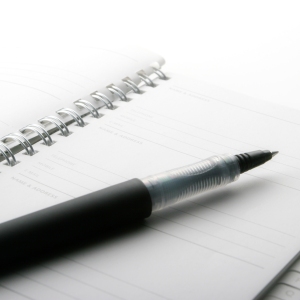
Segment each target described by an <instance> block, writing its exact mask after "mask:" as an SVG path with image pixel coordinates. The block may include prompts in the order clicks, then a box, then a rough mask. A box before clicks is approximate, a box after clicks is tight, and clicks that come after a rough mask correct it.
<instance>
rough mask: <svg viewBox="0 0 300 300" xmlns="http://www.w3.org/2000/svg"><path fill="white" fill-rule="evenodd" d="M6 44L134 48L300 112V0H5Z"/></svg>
mask: <svg viewBox="0 0 300 300" xmlns="http://www.w3.org/2000/svg"><path fill="white" fill-rule="evenodd" d="M0 4H1V6H0V28H1V29H0V30H1V44H2V45H18V44H19V45H22V44H30V45H35V44H37V43H43V44H56V45H57V46H58V47H60V46H62V45H64V44H73V45H74V46H76V45H100V46H103V45H104V46H105V44H110V43H122V44H134V45H138V46H142V47H144V48H147V49H150V50H152V51H155V52H157V53H159V54H161V55H162V56H164V57H165V59H166V61H167V65H166V69H167V70H172V71H178V72H179V73H184V74H186V75H188V76H193V77H195V76H196V77H198V78H199V79H202V80H204V81H206V82H210V83H213V84H216V85H219V86H223V87H225V88H228V89H231V90H235V91H238V92H242V93H244V94H248V95H251V96H254V97H256V98H260V99H264V100H267V101H271V102H275V103H281V104H284V105H288V106H291V107H297V108H299V109H300V103H299V102H300V101H299V99H300V84H299V83H300V55H299V54H300V17H299V15H300V1H274V0H273V1H262V0H260V1H253V0H252V1H208V0H207V1H176V0H173V1H163V0H161V1H157V0H139V1H131V0H127V1H115V0H110V1H76V0H73V1H57V2H56V1H17V2H16V1H1V2H0Z"/></svg>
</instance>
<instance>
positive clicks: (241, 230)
mask: <svg viewBox="0 0 300 300" xmlns="http://www.w3.org/2000/svg"><path fill="white" fill-rule="evenodd" d="M170 77H171V79H170V80H168V81H162V80H159V81H158V86H157V87H155V88H150V87H144V90H145V93H144V94H142V95H137V94H131V95H130V98H131V99H132V101H130V102H128V103H124V102H122V103H121V102H119V103H116V105H118V106H119V107H118V108H117V109H116V110H114V111H109V110H107V109H105V108H104V109H103V110H102V112H103V113H104V114H105V116H104V117H103V118H100V119H92V118H91V117H87V118H86V121H87V122H89V125H87V126H86V127H84V128H79V127H76V126H73V125H72V126H71V130H72V131H73V134H72V135H71V136H70V137H68V138H64V137H62V136H59V135H54V136H53V138H54V140H56V141H57V143H56V144H55V145H53V146H52V147H46V146H44V145H42V144H39V145H36V146H35V147H36V148H37V150H39V153H38V154H36V155H35V156H33V157H28V156H26V155H20V154H19V155H18V159H19V160H20V164H18V165H16V166H15V167H13V168H8V167H6V166H2V165H1V169H2V170H3V171H2V173H1V177H2V182H3V184H2V187H1V202H0V211H1V214H0V221H1V222H4V221H6V220H9V219H12V218H15V217H18V216H20V215H23V214H27V213H29V212H32V211H35V210H38V209H42V208H44V207H47V206H50V205H53V204H56V203H59V202H61V201H66V200H68V199H72V198H73V197H77V196H79V195H82V194H86V193H88V192H91V191H94V190H97V189H99V188H104V187H106V186H109V185H112V184H116V183H118V182H122V181H125V180H126V179H131V178H133V177H138V178H143V177H146V176H147V175H151V174H155V173H158V172H160V171H165V170H167V169H172V168H175V167H180V166H184V165H186V164H190V163H193V162H197V161H199V160H200V159H202V158H206V157H208V156H211V155H214V154H221V153H232V154H237V153H242V152H247V151H251V150H257V149H269V150H273V151H280V154H279V155H277V156H276V157H275V158H274V159H273V160H272V161H270V162H268V163H266V164H265V165H264V166H262V167H259V168H257V169H255V170H252V171H250V172H247V173H246V174H243V175H241V177H240V179H239V180H238V181H237V182H235V183H232V184H230V185H228V186H227V187H224V188H221V189H219V190H216V191H212V192H208V193H205V194H203V195H201V196H200V197H195V198H193V199H190V200H189V201H186V202H183V203H180V204H177V205H175V206H173V207H170V208H167V209H165V210H162V211H159V212H156V213H154V214H153V216H151V218H149V219H147V220H145V222H144V225H142V226H141V227H138V228H136V229H133V230H131V231H128V232H125V233H122V234H120V235H117V236H114V237H112V238H111V239H107V240H105V241H101V242H99V245H97V246H94V247H89V248H87V249H85V250H82V251H80V252H78V253H75V254H72V255H69V256H67V257H60V258H57V260H56V261H55V262H51V263H50V262H47V263H44V264H43V265H41V266H39V267H36V268H35V269H33V270H27V271H22V272H21V273H20V274H16V276H13V277H11V278H7V279H2V280H1V282H0V287H1V289H0V296H2V297H4V296H5V298H6V299H10V297H11V299H17V297H20V299H23V298H22V297H24V298H26V297H28V298H30V299H41V298H42V299H54V298H55V299H70V298H71V299H99V298H100V299H101V297H102V298H103V299H222V300H223V299H231V300H232V299H253V298H254V297H255V296H256V295H257V294H258V293H259V292H260V291H261V290H262V289H263V288H264V287H265V286H266V285H267V284H268V283H269V282H270V281H271V280H272V279H273V278H274V277H275V275H276V274H278V273H279V272H280V270H281V269H282V268H283V267H284V266H285V265H286V264H287V263H288V262H289V261H290V260H291V259H292V258H293V257H294V256H295V255H296V254H297V253H298V251H299V249H300V221H299V210H300V202H299V199H300V193H299V191H300V189H299V181H300V157H299V153H300V145H299V143H298V141H297V139H296V138H295V137H297V136H299V134H300V129H299V120H300V113H299V112H297V111H292V110H288V109H284V108H282V107H276V106H271V105H270V104H268V103H264V102H260V101H257V100H253V99H251V98H247V97H245V96H243V95H239V94H235V93H232V92H229V91H226V90H222V89H218V88H216V87H213V86H208V85H205V84H203V83H201V82H196V81H192V80H190V79H185V78H182V77H180V76H177V75H174V74H173V75H170ZM5 167H6V169H3V168H5ZM2 199H3V200H2ZM5 199H10V200H9V201H5ZM27 199H30V200H27Z"/></svg>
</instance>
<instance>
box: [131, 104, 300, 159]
mask: <svg viewBox="0 0 300 300" xmlns="http://www.w3.org/2000/svg"><path fill="white" fill-rule="evenodd" d="M135 107H136V108H139V109H141V110H145V111H149V112H151V113H152V114H154V115H158V116H161V117H163V118H165V119H169V120H172V121H175V122H177V123H181V124H184V125H187V126H190V127H193V128H196V129H200V130H203V131H206V132H209V133H212V134H214V135H217V136H221V137H223V138H226V139H229V140H232V141H236V142H239V143H242V144H245V145H249V146H252V147H256V148H261V147H259V146H257V145H254V144H251V143H248V142H244V141H241V140H239V139H236V138H232V137H229V136H225V135H222V134H220V133H217V132H214V131H211V130H208V129H206V128H202V127H199V126H196V125H193V124H189V123H187V122H184V121H181V120H178V119H175V118H172V117H169V116H166V115H164V114H160V113H158V112H156V111H154V110H151V109H148V108H144V107H141V106H138V105H136V106H135ZM263 148H265V147H263ZM280 153H281V152H280ZM281 155H284V156H288V157H290V158H294V159H297V160H300V158H299V157H295V156H292V155H288V154H285V153H281Z"/></svg>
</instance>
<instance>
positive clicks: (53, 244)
mask: <svg viewBox="0 0 300 300" xmlns="http://www.w3.org/2000/svg"><path fill="white" fill-rule="evenodd" d="M151 209H152V204H151V198H150V195H149V192H148V190H147V188H146V187H145V185H144V184H143V183H142V182H141V181H140V180H138V179H132V180H129V181H126V182H123V183H120V184H117V185H114V186H112V187H108V188H105V189H102V190H100V191H97V192H94V193H91V194H88V195H84V196H82V197H79V198H76V199H74V200H70V201H66V202H63V203H61V204H57V205H54V206H52V207H49V208H46V209H43V210H40V211H37V212H34V213H31V214H29V215H26V216H22V217H20V218H17V219H13V220H11V221H8V222H5V223H3V224H1V225H0V271H2V269H3V268H4V267H6V268H7V267H8V268H9V267H10V266H11V264H18V263H20V262H21V263H26V262H27V261H28V262H30V261H31V260H32V259H34V257H35V256H37V257H39V256H40V255H41V254H43V255H42V256H44V255H45V254H49V255H51V254H54V253H57V252H58V251H59V250H60V249H63V248H64V247H69V248H68V249H70V247H73V246H74V245H75V246H76V247H78V246H81V245H80V244H81V243H83V242H84V243H85V242H86V240H87V239H90V238H92V239H93V240H94V239H95V238H96V240H97V239H98V238H99V240H101V236H102V235H103V232H105V231H106V230H107V229H110V228H113V227H115V226H116V225H118V226H120V224H125V223H126V222H129V221H132V220H136V219H143V218H146V217H149V216H150V214H151ZM71 249H72V248H71Z"/></svg>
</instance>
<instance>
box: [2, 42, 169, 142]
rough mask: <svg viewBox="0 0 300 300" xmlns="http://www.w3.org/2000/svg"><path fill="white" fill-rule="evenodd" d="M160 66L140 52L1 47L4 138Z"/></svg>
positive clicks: (110, 49)
mask: <svg viewBox="0 0 300 300" xmlns="http://www.w3.org/2000/svg"><path fill="white" fill-rule="evenodd" d="M154 62H159V63H161V64H163V59H162V58H161V57H160V56H158V55H155V54H153V53H149V52H148V51H146V50H145V51H144V50H141V49H135V48H131V49H125V48H124V49H122V48H110V47H106V48H105V47H104V48H97V47H94V48H93V47H82V46H78V47H77V48H76V47H75V48H74V47H73V48H69V49H68V48H60V47H56V48H53V49H51V48H50V49H49V48H42V47H41V48H40V49H38V48H37V49H34V50H33V49H31V48H28V49H27V48H14V49H10V48H8V49H6V48H1V51H0V98H1V112H0V138H1V137H2V136H4V135H7V134H9V133H11V132H15V131H17V130H19V129H20V128H21V127H24V126H26V125H28V124H30V123H34V122H37V120H38V119H40V118H43V117H45V116H48V115H51V114H53V113H54V112H55V111H56V110H58V109H61V108H63V107H70V106H71V105H72V104H73V102H74V101H76V100H78V99H81V98H82V97H85V96H87V95H89V94H91V93H93V92H94V91H96V90H99V89H100V88H104V87H106V86H107V85H109V84H112V83H114V84H116V83H117V82H118V81H121V80H122V79H123V78H125V77H127V76H137V75H136V72H138V71H140V70H141V69H144V68H147V67H149V66H150V64H152V63H154ZM134 74H135V75H134Z"/></svg>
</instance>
